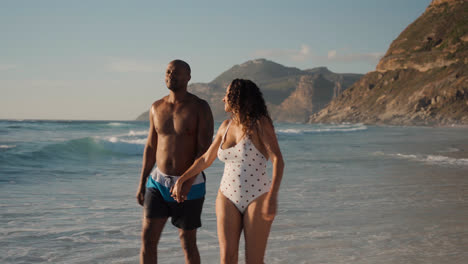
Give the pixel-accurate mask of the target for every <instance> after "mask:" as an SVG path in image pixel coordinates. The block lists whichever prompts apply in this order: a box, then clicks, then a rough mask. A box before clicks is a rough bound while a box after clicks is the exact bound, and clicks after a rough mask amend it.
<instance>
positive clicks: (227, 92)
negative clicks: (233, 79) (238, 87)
mask: <svg viewBox="0 0 468 264" xmlns="http://www.w3.org/2000/svg"><path fill="white" fill-rule="evenodd" d="M230 89H231V85H229V86H228V87H227V89H226V94H225V95H224V97H223V102H224V111H226V112H231V107H230V106H229V102H228V94H229V91H230Z"/></svg>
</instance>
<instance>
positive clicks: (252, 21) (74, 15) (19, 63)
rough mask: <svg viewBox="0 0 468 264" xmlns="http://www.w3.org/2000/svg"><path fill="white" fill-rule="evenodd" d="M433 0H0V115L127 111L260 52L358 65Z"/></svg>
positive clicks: (110, 115)
mask: <svg viewBox="0 0 468 264" xmlns="http://www.w3.org/2000/svg"><path fill="white" fill-rule="evenodd" d="M430 2H431V0H354V1H351V0H322V1H314V0H308V1H307V0H304V1H295V0H289V1H276V0H269V1H253V0H251V1H239V0H238V1H222V0H218V1H202V0H199V1H163V2H160V1H118V0H112V1H111V0H109V1H97V0H94V1H64V0H63V1H62V0H56V1H48V0H43V1H26V0H11V1H3V0H0V34H1V41H0V89H1V96H0V118H1V119H100V120H127V119H134V118H135V117H136V116H138V115H139V114H140V113H142V112H143V111H146V110H147V109H148V108H149V106H150V105H151V103H152V102H153V101H155V100H156V99H158V98H160V97H162V96H164V95H166V94H167V93H168V91H167V88H166V87H165V85H164V81H163V80H164V70H165V67H166V65H167V63H168V62H169V61H171V60H172V59H175V58H180V59H183V60H185V61H187V62H188V63H189V64H190V65H191V67H192V81H191V82H210V81H211V80H213V79H214V78H215V77H216V76H218V75H219V74H221V73H222V72H223V71H225V70H227V69H229V68H230V67H232V66H233V65H235V64H241V63H243V62H245V61H247V60H251V59H255V58H266V59H269V60H272V61H275V62H278V63H281V64H283V65H285V66H292V67H298V68H300V69H307V68H313V67H318V66H327V67H328V68H329V69H330V70H332V71H334V72H339V73H343V72H352V73H366V72H368V71H372V70H374V69H375V66H376V65H377V62H378V59H379V57H380V56H382V55H383V54H384V53H385V51H386V50H387V49H388V47H389V45H390V43H391V42H392V40H393V39H395V38H396V37H397V36H398V34H399V33H400V32H401V31H402V30H403V29H404V28H405V27H406V26H407V25H409V24H410V23H411V22H413V21H414V20H415V19H416V18H418V17H419V16H420V15H421V14H422V13H423V12H424V10H425V9H426V7H427V6H428V5H429V3H430Z"/></svg>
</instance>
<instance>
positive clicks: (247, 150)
mask: <svg viewBox="0 0 468 264" xmlns="http://www.w3.org/2000/svg"><path fill="white" fill-rule="evenodd" d="M231 123H232V120H231V121H230V122H229V124H228V126H227V128H226V132H224V135H223V138H222V141H221V144H220V146H219V149H218V158H219V159H220V160H221V161H223V162H224V163H225V165H224V174H223V178H222V179H221V184H220V186H219V189H220V191H221V193H222V194H223V195H224V196H225V197H226V198H228V199H229V200H230V201H231V202H232V203H234V205H235V206H236V207H237V209H238V210H239V211H240V212H241V213H244V211H245V210H246V209H247V206H248V205H249V204H250V203H251V202H252V201H254V200H255V199H256V198H257V197H259V196H260V195H262V194H264V193H266V192H268V191H269V190H270V180H269V179H268V176H267V173H266V163H267V161H268V160H267V159H266V158H265V156H264V155H263V154H262V153H261V152H260V151H259V150H258V149H257V148H256V147H255V145H254V144H253V142H252V140H251V139H250V138H249V136H247V135H246V136H244V137H243V138H242V139H241V140H240V141H239V142H238V143H237V144H236V145H235V146H233V147H230V148H227V149H223V148H222V146H223V143H224V141H225V139H226V135H227V132H228V130H229V127H230V126H231Z"/></svg>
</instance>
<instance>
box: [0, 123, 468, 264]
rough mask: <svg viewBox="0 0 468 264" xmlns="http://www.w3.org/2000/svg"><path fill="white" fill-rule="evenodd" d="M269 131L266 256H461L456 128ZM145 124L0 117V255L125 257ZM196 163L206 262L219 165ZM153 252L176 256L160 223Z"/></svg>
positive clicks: (179, 257)
mask: <svg viewBox="0 0 468 264" xmlns="http://www.w3.org/2000/svg"><path fill="white" fill-rule="evenodd" d="M216 126H219V123H217V124H216ZM275 128H276V133H277V136H278V140H279V144H280V147H281V151H282V153H283V156H284V159H285V164H286V167H285V171H284V176H283V181H282V183H281V189H280V194H279V210H278V215H277V217H276V219H275V221H274V223H273V227H272V230H271V233H270V237H269V241H268V248H267V252H266V257H265V262H266V263H463V261H466V260H467V259H468V253H467V252H468V220H467V219H468V155H467V153H468V136H467V135H468V129H467V128H426V127H379V126H368V125H363V124H339V125H306V124H281V123H279V124H275ZM147 131H148V123H146V122H137V121H118V122H117V121H34V120H3V121H0V263H15V264H16V263H45V262H47V263H138V259H139V257H138V254H139V248H140V244H141V242H140V232H141V218H142V208H141V207H140V206H139V205H138V204H137V202H136V199H135V193H136V190H137V186H138V183H139V179H140V170H141V164H142V153H143V149H144V144H145V143H146V136H147ZM269 171H270V175H271V164H270V166H269ZM205 172H206V175H207V195H206V200H205V205H204V209H203V214H202V223H203V226H202V227H201V228H200V229H199V230H198V247H199V250H200V255H201V258H202V262H203V263H218V262H219V252H218V251H219V248H218V241H217V235H216V216H215V210H214V203H215V197H216V193H217V189H218V187H219V181H220V179H221V176H222V172H223V163H221V162H219V161H215V162H214V163H213V165H212V166H211V167H210V168H208V169H207V170H206V171H205ZM241 240H243V237H241ZM158 253H159V261H160V263H183V253H182V250H181V247H180V243H179V241H178V234H177V229H176V228H174V227H173V226H172V225H171V224H170V222H168V223H167V224H166V227H165V229H164V232H163V234H162V236H161V240H160V244H159V249H158ZM239 256H240V262H241V263H243V262H244V260H245V258H244V242H243V241H241V246H240V249H239ZM465 263H466V262H465Z"/></svg>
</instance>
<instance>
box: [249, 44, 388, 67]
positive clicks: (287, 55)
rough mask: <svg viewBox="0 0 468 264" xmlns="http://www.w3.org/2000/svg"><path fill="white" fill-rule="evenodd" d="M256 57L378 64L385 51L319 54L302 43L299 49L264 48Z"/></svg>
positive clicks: (330, 51) (295, 60)
mask: <svg viewBox="0 0 468 264" xmlns="http://www.w3.org/2000/svg"><path fill="white" fill-rule="evenodd" d="M253 55H254V56H255V57H263V58H271V59H280V60H281V59H288V60H290V61H294V62H302V61H307V60H311V61H313V62H314V63H329V62H341V63H355V62H368V63H372V64H377V62H378V61H379V60H380V58H382V56H383V55H384V53H383V52H368V53H346V54H341V53H340V52H338V51H337V50H336V49H333V50H329V51H328V53H327V54H326V55H317V54H315V53H313V52H312V51H311V48H310V47H309V46H308V45H306V44H302V45H301V48H300V49H298V50H294V49H263V50H257V51H255V52H254V53H253Z"/></svg>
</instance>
